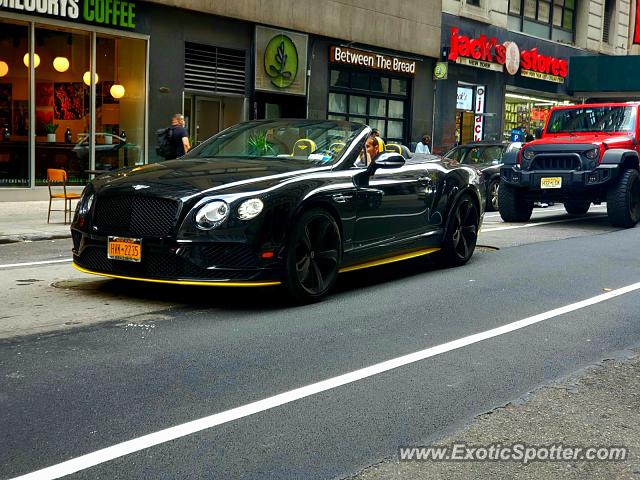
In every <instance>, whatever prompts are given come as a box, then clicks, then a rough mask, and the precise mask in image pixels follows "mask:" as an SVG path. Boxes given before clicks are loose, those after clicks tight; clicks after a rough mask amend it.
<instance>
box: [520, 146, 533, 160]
mask: <svg viewBox="0 0 640 480" xmlns="http://www.w3.org/2000/svg"><path fill="white" fill-rule="evenodd" d="M522 156H523V157H524V158H525V160H533V157H535V156H536V154H535V152H534V151H533V150H531V149H530V148H525V149H524V152H522Z"/></svg>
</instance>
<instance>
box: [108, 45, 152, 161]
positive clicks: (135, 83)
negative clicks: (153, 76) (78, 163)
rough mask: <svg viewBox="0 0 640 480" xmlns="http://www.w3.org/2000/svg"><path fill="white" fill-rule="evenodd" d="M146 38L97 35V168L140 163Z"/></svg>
mask: <svg viewBox="0 0 640 480" xmlns="http://www.w3.org/2000/svg"><path fill="white" fill-rule="evenodd" d="M145 59H146V42H145V41H144V40H139V39H133V38H115V37H110V36H104V35H98V36H97V38H96V72H97V73H99V74H100V75H102V76H103V79H101V80H100V81H99V82H98V87H99V88H97V89H96V92H99V93H100V95H97V96H96V153H95V158H96V162H95V167H96V169H97V170H112V169H115V168H121V167H132V166H135V165H141V164H142V163H143V160H144V158H143V155H142V144H143V139H144V108H145V74H146V69H145Z"/></svg>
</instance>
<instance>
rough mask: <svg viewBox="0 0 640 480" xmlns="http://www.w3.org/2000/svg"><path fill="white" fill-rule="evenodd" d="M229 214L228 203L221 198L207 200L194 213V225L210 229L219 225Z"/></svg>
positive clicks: (202, 228)
mask: <svg viewBox="0 0 640 480" xmlns="http://www.w3.org/2000/svg"><path fill="white" fill-rule="evenodd" d="M228 215H229V205H227V204H226V202H223V201H222V200H216V201H214V202H209V203H207V204H206V205H204V206H202V207H200V210H198V212H197V213H196V225H197V226H198V228H200V229H201V230H211V229H212V228H215V227H217V226H218V225H220V224H221V223H222V222H224V220H225V219H226V218H227V216H228Z"/></svg>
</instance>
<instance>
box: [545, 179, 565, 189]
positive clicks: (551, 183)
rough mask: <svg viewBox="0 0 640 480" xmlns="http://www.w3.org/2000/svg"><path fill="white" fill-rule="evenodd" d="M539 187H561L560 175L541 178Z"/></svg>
mask: <svg viewBox="0 0 640 480" xmlns="http://www.w3.org/2000/svg"><path fill="white" fill-rule="evenodd" d="M540 188H562V177H544V178H541V179H540Z"/></svg>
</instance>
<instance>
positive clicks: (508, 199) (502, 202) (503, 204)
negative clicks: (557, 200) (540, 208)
mask: <svg viewBox="0 0 640 480" xmlns="http://www.w3.org/2000/svg"><path fill="white" fill-rule="evenodd" d="M498 210H499V211H500V216H501V217H502V220H504V221H505V222H526V221H527V220H529V219H530V218H531V212H532V211H533V202H530V201H527V200H525V198H524V196H523V195H522V192H521V190H520V189H519V188H516V187H513V186H511V185H509V184H508V183H505V182H500V188H498Z"/></svg>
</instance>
